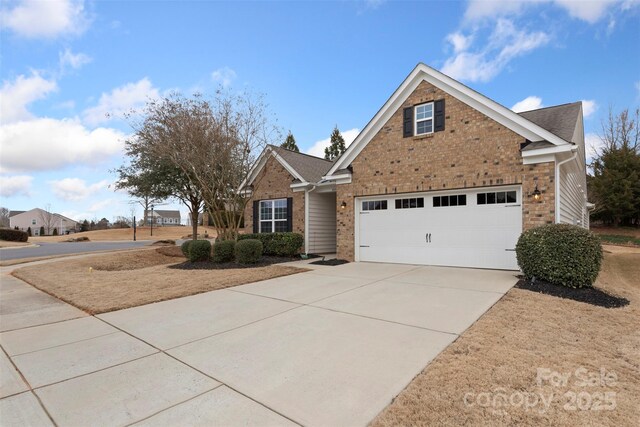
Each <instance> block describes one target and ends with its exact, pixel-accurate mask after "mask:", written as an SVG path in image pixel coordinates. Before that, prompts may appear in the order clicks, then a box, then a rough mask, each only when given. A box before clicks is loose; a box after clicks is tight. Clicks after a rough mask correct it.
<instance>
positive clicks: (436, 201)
mask: <svg viewBox="0 0 640 427" xmlns="http://www.w3.org/2000/svg"><path fill="white" fill-rule="evenodd" d="M433 207H434V208H439V207H440V197H438V196H436V197H434V198H433Z"/></svg>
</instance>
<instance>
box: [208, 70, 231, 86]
mask: <svg viewBox="0 0 640 427" xmlns="http://www.w3.org/2000/svg"><path fill="white" fill-rule="evenodd" d="M236 77H237V74H236V72H235V71H233V70H232V69H231V68H229V67H222V68H218V69H217V70H215V71H214V72H213V73H211V79H212V80H213V81H214V82H218V83H220V84H221V85H222V87H225V88H226V87H228V86H230V85H231V83H233V81H234V80H235V79H236Z"/></svg>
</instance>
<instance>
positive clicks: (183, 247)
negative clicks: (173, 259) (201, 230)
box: [180, 240, 193, 258]
mask: <svg viewBox="0 0 640 427" xmlns="http://www.w3.org/2000/svg"><path fill="white" fill-rule="evenodd" d="M191 242H193V240H187V241H186V242H184V243H183V244H181V245H180V250H181V251H182V254H183V255H184V256H185V257H187V258H189V246H191Z"/></svg>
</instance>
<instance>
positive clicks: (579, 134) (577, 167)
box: [559, 118, 589, 228]
mask: <svg viewBox="0 0 640 427" xmlns="http://www.w3.org/2000/svg"><path fill="white" fill-rule="evenodd" d="M572 142H573V143H574V144H576V145H577V146H578V154H577V157H576V159H575V161H572V162H569V163H565V164H564V165H561V166H560V177H559V178H560V223H563V224H574V225H579V226H581V227H584V228H589V212H588V211H587V208H586V203H587V180H586V171H585V170H586V164H585V162H586V158H585V157H586V153H585V146H584V130H583V122H582V118H580V119H579V120H578V121H577V123H576V129H575V130H574V134H573V138H572Z"/></svg>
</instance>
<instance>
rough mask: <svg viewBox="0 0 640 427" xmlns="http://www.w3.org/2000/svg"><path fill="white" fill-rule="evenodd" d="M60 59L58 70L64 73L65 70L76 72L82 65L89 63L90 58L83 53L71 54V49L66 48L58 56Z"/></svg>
mask: <svg viewBox="0 0 640 427" xmlns="http://www.w3.org/2000/svg"><path fill="white" fill-rule="evenodd" d="M58 56H59V58H60V70H61V71H63V72H64V71H65V70H66V69H67V68H72V69H74V70H77V69H78V68H80V67H82V66H83V65H86V64H88V63H89V62H91V57H89V56H88V55H86V54H84V53H73V52H72V51H71V49H69V48H67V49H65V50H64V52H60V53H59V54H58Z"/></svg>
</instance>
